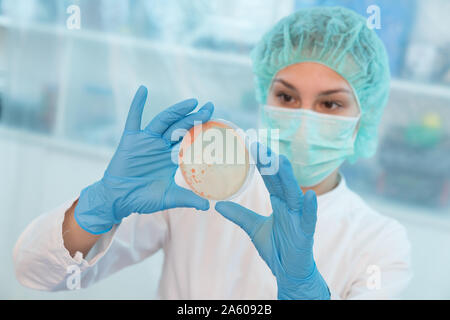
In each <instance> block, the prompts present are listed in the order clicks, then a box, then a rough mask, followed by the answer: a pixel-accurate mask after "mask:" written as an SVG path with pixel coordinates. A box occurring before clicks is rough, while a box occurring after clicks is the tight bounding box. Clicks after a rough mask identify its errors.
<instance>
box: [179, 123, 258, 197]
mask: <svg viewBox="0 0 450 320" xmlns="http://www.w3.org/2000/svg"><path fill="white" fill-rule="evenodd" d="M248 150H249V148H248V144H247V139H246V137H245V135H244V134H243V131H242V130H240V129H239V128H238V127H236V126H235V125H234V124H232V123H231V122H228V121H225V120H221V119H214V120H210V121H208V122H206V123H203V124H198V125H196V126H194V127H192V128H191V129H190V130H189V131H188V133H187V134H186V135H185V136H184V137H183V140H182V141H181V145H180V151H179V154H178V164H179V166H180V169H181V173H182V176H183V178H184V180H185V181H186V183H187V184H188V185H189V187H190V189H191V190H192V191H193V192H195V193H196V194H198V195H199V196H201V197H203V198H206V199H209V200H230V199H232V198H234V197H236V196H237V195H239V194H241V192H242V191H243V190H244V189H245V187H246V186H247V184H248V183H249V181H250V179H251V177H252V175H253V171H254V165H252V163H251V161H250V159H251V158H250V154H249V151H248Z"/></svg>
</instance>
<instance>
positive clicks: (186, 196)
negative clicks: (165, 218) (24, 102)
mask: <svg viewBox="0 0 450 320" xmlns="http://www.w3.org/2000/svg"><path fill="white" fill-rule="evenodd" d="M164 207H165V209H172V208H195V209H197V210H203V211H206V210H208V209H209V201H208V200H206V199H205V198H202V197H200V196H199V195H197V194H195V193H194V192H192V191H191V190H188V189H185V188H182V187H180V186H178V185H176V184H175V182H174V183H173V184H172V185H171V186H170V187H169V189H168V191H167V193H166V196H165V199H164Z"/></svg>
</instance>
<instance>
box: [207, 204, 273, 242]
mask: <svg viewBox="0 0 450 320" xmlns="http://www.w3.org/2000/svg"><path fill="white" fill-rule="evenodd" d="M215 209H216V211H217V212H219V213H220V214H221V215H222V216H224V217H225V218H227V219H228V220H230V221H231V222H234V223H235V224H237V225H238V226H239V227H241V228H242V229H243V230H244V231H245V232H246V233H247V234H248V235H249V237H250V239H252V240H253V236H254V235H255V233H256V231H258V230H259V228H260V226H261V225H262V224H263V223H264V221H265V220H266V217H264V216H261V215H259V214H257V213H256V212H253V211H251V210H249V209H247V208H244V207H243V206H241V205H239V204H237V203H234V202H231V201H220V202H217V203H216V206H215Z"/></svg>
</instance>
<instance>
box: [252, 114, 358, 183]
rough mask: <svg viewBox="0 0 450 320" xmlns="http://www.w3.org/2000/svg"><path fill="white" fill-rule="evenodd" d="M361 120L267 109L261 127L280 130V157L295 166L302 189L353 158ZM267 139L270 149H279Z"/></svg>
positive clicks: (317, 181)
mask: <svg viewBox="0 0 450 320" xmlns="http://www.w3.org/2000/svg"><path fill="white" fill-rule="evenodd" d="M359 118H360V117H359V116H358V117H344V116H335V115H328V114H323V113H318V112H315V111H310V110H304V109H291V108H283V107H274V106H268V105H265V106H262V107H261V110H260V117H259V120H260V121H259V127H260V129H268V130H270V129H279V153H280V154H284V155H285V156H286V157H287V158H288V159H289V161H290V162H291V164H292V167H293V170H294V175H295V177H296V178H297V181H298V183H299V185H300V186H302V187H312V186H315V185H317V184H319V183H320V182H322V181H323V180H324V179H325V178H327V177H328V176H329V175H330V174H331V173H332V172H333V171H335V170H336V169H337V168H338V167H339V166H340V165H341V164H342V163H343V162H344V161H345V159H346V158H347V157H348V156H350V155H352V154H353V152H354V142H355V138H356V133H357V129H358V124H359ZM267 138H268V139H269V141H268V142H270V144H269V143H267V144H268V145H269V146H270V145H272V146H273V145H276V141H270V140H271V139H272V140H273V139H274V138H273V137H271V135H268V137H267ZM275 139H276V137H275ZM262 142H264V141H262ZM274 142H275V144H274ZM274 151H275V150H274Z"/></svg>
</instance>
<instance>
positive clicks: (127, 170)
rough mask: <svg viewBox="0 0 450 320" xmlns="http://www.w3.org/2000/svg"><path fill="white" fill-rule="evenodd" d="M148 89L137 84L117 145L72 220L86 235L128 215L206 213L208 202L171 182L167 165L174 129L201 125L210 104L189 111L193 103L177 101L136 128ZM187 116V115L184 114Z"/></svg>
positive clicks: (83, 194) (84, 193)
mask: <svg viewBox="0 0 450 320" xmlns="http://www.w3.org/2000/svg"><path fill="white" fill-rule="evenodd" d="M146 99H147V89H146V88H145V87H143V86H141V87H140V88H139V89H138V91H137V93H136V95H135V97H134V99H133V102H132V104H131V107H130V110H129V113H128V117H127V120H126V124H125V130H124V132H123V135H122V138H121V140H120V143H119V146H118V148H117V150H116V152H115V154H114V156H113V158H112V159H111V162H110V163H109V165H108V168H107V169H106V171H105V173H104V175H103V178H102V179H101V180H100V181H98V182H96V183H94V184H92V185H90V186H88V187H87V188H85V189H83V190H82V192H81V194H80V197H79V200H78V204H77V206H76V208H75V214H74V215H75V219H76V221H77V223H78V224H79V225H80V226H81V227H82V228H83V229H84V230H86V231H88V232H90V233H93V234H100V233H104V232H107V231H109V230H110V229H111V228H112V227H113V225H114V224H118V223H120V222H121V220H122V219H123V218H124V217H127V216H128V215H130V214H131V213H133V212H137V213H152V212H156V211H161V210H164V209H170V208H175V207H191V208H196V209H198V210H208V209H209V202H208V200H206V199H203V198H201V197H199V196H198V195H196V194H195V193H193V192H192V191H190V190H187V189H184V188H181V187H179V186H178V185H176V184H175V181H174V175H175V172H176V169H177V167H178V164H177V163H174V162H173V161H172V156H171V155H172V151H173V149H174V148H177V147H179V143H180V140H181V138H182V137H179V138H178V139H176V140H175V141H171V140H172V134H173V133H175V134H177V133H179V132H180V131H176V130H177V129H181V130H183V129H185V130H189V129H190V128H191V127H193V126H194V121H195V122H196V124H197V123H199V122H206V121H208V120H209V119H210V118H211V115H212V113H213V109H214V107H213V105H212V103H207V104H205V105H204V106H203V107H202V108H201V109H200V110H199V111H198V112H194V113H190V112H191V111H193V110H194V109H195V107H196V106H197V100H195V99H190V100H185V101H182V102H180V103H178V104H175V105H173V106H172V107H170V108H168V109H166V110H164V111H163V112H161V113H160V114H158V115H157V116H156V117H155V118H153V120H152V121H151V122H150V123H149V124H148V125H147V127H146V128H145V129H144V130H141V117H142V111H143V109H144V105H145V101H146ZM189 113H190V114H189Z"/></svg>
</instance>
